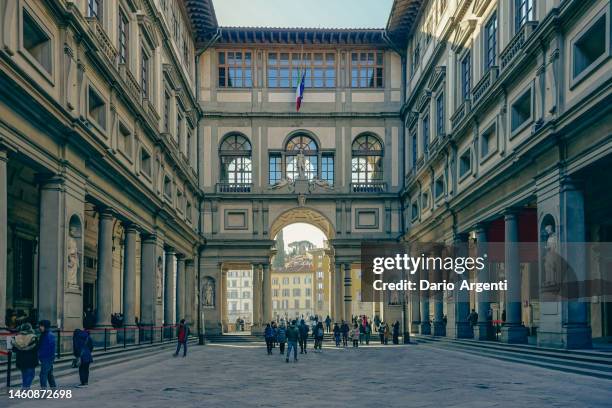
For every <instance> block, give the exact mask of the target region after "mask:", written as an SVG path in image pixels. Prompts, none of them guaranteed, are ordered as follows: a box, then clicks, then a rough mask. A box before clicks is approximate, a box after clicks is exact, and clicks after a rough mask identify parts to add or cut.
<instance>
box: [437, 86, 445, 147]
mask: <svg viewBox="0 0 612 408" xmlns="http://www.w3.org/2000/svg"><path fill="white" fill-rule="evenodd" d="M444 108H445V106H444V93H443V92H441V93H440V94H439V95H438V97H437V98H436V127H437V134H438V137H440V136H442V135H444V130H445V126H444V125H445V120H446V119H445V116H444V115H445V113H444V111H445V109H444Z"/></svg>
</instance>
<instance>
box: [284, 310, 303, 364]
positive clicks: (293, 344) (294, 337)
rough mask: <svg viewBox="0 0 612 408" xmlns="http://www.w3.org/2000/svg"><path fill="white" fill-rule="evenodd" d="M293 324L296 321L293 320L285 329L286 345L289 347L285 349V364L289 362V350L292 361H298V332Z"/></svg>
mask: <svg viewBox="0 0 612 408" xmlns="http://www.w3.org/2000/svg"><path fill="white" fill-rule="evenodd" d="M295 323H296V321H295V320H293V321H292V322H291V325H290V326H289V328H288V329H287V344H288V345H289V347H288V348H287V358H286V359H285V361H286V362H287V363H288V362H289V355H290V354H291V350H293V361H298V359H297V342H298V339H299V338H300V331H299V329H298V328H297V327H296V326H295Z"/></svg>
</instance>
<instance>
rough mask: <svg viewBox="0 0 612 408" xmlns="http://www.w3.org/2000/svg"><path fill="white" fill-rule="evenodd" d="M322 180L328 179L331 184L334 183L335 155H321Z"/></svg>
mask: <svg viewBox="0 0 612 408" xmlns="http://www.w3.org/2000/svg"><path fill="white" fill-rule="evenodd" d="M321 180H323V181H326V182H327V184H329V185H330V186H333V185H334V156H331V155H324V156H323V157H321Z"/></svg>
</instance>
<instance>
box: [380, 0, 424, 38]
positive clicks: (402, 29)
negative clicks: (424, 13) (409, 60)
mask: <svg viewBox="0 0 612 408" xmlns="http://www.w3.org/2000/svg"><path fill="white" fill-rule="evenodd" d="M424 3H425V0H394V1H393V6H392V7H391V14H389V20H388V21H387V35H388V37H389V39H390V40H391V41H393V43H394V44H396V45H397V46H398V47H400V48H405V47H406V44H407V42H408V36H409V35H410V33H411V32H412V30H413V29H414V23H415V21H416V20H417V18H418V15H419V13H420V11H421V6H423V4H424Z"/></svg>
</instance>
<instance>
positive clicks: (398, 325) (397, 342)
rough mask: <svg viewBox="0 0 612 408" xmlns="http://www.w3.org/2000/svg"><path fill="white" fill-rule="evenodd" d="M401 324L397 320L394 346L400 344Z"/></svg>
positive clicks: (394, 327) (394, 330)
mask: <svg viewBox="0 0 612 408" xmlns="http://www.w3.org/2000/svg"><path fill="white" fill-rule="evenodd" d="M399 331H400V323H399V322H398V321H397V320H396V321H395V323H393V344H399Z"/></svg>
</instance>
